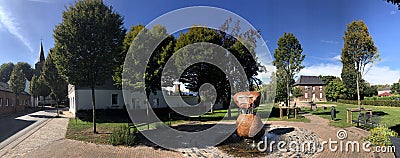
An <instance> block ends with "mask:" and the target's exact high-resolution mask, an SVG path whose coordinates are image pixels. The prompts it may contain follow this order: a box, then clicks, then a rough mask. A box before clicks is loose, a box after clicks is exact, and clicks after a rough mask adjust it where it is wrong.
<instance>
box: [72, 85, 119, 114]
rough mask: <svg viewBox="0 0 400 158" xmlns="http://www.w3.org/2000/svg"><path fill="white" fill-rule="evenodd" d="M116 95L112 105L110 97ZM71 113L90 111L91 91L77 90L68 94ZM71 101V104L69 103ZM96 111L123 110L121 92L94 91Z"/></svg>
mask: <svg viewBox="0 0 400 158" xmlns="http://www.w3.org/2000/svg"><path fill="white" fill-rule="evenodd" d="M113 94H116V95H117V102H116V104H112V95H113ZM68 97H69V99H70V107H72V108H71V112H76V111H79V110H88V109H92V92H91V90H86V89H84V90H83V89H79V90H75V91H74V92H73V93H70V94H69V96H68ZM71 99H72V102H71ZM95 99H96V100H95V101H96V109H123V108H124V100H123V96H122V91H121V90H95Z"/></svg>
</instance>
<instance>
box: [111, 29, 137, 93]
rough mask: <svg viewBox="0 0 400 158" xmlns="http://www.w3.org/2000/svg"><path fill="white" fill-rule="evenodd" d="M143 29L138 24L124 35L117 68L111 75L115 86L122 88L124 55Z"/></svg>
mask: <svg viewBox="0 0 400 158" xmlns="http://www.w3.org/2000/svg"><path fill="white" fill-rule="evenodd" d="M143 29H144V26H143V25H140V24H139V25H136V26H132V27H131V29H130V30H129V31H128V32H127V33H126V35H125V38H124V42H123V48H122V52H121V55H120V57H119V59H118V60H117V67H116V68H115V70H114V75H113V80H114V82H115V85H117V86H118V87H122V72H123V67H124V62H125V57H126V53H128V51H129V47H130V46H131V44H132V42H133V40H134V39H135V37H136V35H137V34H139V32H140V31H141V30H143Z"/></svg>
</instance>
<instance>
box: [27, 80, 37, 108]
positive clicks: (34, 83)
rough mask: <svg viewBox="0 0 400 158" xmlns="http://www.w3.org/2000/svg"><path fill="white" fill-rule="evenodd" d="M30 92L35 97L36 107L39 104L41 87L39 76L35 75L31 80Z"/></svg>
mask: <svg viewBox="0 0 400 158" xmlns="http://www.w3.org/2000/svg"><path fill="white" fill-rule="evenodd" d="M28 90H29V93H30V94H31V95H32V97H33V98H34V102H33V104H34V106H35V108H36V106H37V101H38V97H39V87H38V77H37V76H36V75H33V77H32V79H31V82H29V89H28Z"/></svg>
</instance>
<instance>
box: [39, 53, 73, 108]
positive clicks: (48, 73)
mask: <svg viewBox="0 0 400 158" xmlns="http://www.w3.org/2000/svg"><path fill="white" fill-rule="evenodd" d="M52 55H53V52H52V49H50V53H49V55H48V56H47V59H46V60H45V63H44V65H43V68H42V69H43V70H42V76H43V79H44V82H45V84H46V85H47V86H48V87H49V88H50V90H51V94H52V95H53V96H54V99H55V100H56V106H57V111H58V102H59V99H63V98H65V97H66V96H67V94H68V83H67V81H65V79H64V78H63V77H62V76H61V74H60V73H59V72H58V70H57V68H56V65H55V64H54V61H53V58H52ZM57 114H58V112H57Z"/></svg>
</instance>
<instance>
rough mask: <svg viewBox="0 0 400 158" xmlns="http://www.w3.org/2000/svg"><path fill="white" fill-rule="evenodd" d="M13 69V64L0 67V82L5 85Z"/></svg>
mask: <svg viewBox="0 0 400 158" xmlns="http://www.w3.org/2000/svg"><path fill="white" fill-rule="evenodd" d="M13 69H14V64H13V63H11V62H10V63H5V64H2V65H1V66H0V82H4V83H7V82H8V81H9V80H10V77H11V72H12V71H13Z"/></svg>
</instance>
